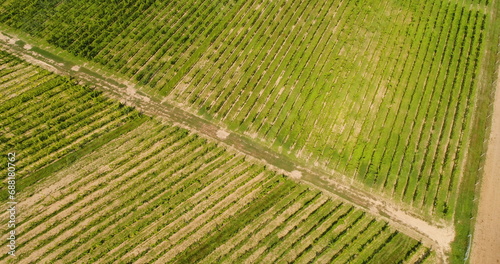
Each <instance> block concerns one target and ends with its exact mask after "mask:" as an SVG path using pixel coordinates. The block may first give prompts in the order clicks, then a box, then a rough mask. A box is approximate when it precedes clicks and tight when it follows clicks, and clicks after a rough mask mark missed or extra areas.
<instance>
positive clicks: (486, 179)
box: [471, 68, 500, 264]
mask: <svg viewBox="0 0 500 264" xmlns="http://www.w3.org/2000/svg"><path fill="white" fill-rule="evenodd" d="M495 94H496V95H495V106H494V112H493V120H492V123H491V134H490V139H489V144H488V151H487V153H486V163H485V165H484V174H483V179H482V182H481V192H480V199H479V208H478V213H477V219H476V227H475V230H474V240H473V244H472V253H471V263H482V264H489V263H500V68H499V71H498V79H497V88H496V93H495Z"/></svg>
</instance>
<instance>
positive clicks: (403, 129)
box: [0, 0, 491, 219]
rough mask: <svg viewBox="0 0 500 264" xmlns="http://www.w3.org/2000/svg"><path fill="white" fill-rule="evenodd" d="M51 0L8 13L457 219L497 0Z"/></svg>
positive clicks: (278, 145)
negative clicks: (183, 1) (482, 63)
mask: <svg viewBox="0 0 500 264" xmlns="http://www.w3.org/2000/svg"><path fill="white" fill-rule="evenodd" d="M43 3H44V4H41V3H36V4H31V2H29V1H15V0H14V1H7V2H6V3H5V4H4V5H3V7H4V9H5V10H6V11H5V12H3V15H2V16H0V22H3V23H5V24H7V25H10V26H13V27H16V28H19V29H21V30H24V31H26V32H28V33H30V34H33V35H35V36H40V37H43V38H44V39H46V40H47V41H48V42H49V43H51V44H54V45H56V46H58V47H61V48H64V49H66V50H68V51H69V52H71V53H73V54H75V55H78V56H82V57H85V58H87V59H91V60H93V61H94V62H97V63H100V64H103V65H105V66H106V67H107V68H108V69H110V70H112V71H114V72H117V73H121V74H123V75H124V76H127V77H130V78H133V79H135V80H136V81H137V82H138V83H139V84H143V85H146V87H147V88H145V90H146V91H149V92H150V93H152V94H155V95H157V94H158V93H159V94H168V98H167V100H170V101H173V102H176V103H179V104H180V105H183V106H187V107H188V109H191V111H193V112H194V113H199V114H202V115H205V116H207V117H208V118H214V119H215V120H218V121H220V122H222V124H224V125H227V126H228V127H229V128H231V129H233V130H235V131H239V132H242V133H245V134H247V135H250V136H252V137H257V138H260V139H261V140H262V141H263V142H264V144H267V145H269V146H273V147H274V148H275V149H276V150H277V151H283V152H284V153H289V154H290V155H291V156H296V157H298V158H299V159H302V160H306V161H307V162H309V163H311V164H316V165H317V166H322V167H325V168H328V169H333V170H335V171H337V172H340V173H342V174H345V175H347V176H349V177H352V178H354V179H356V180H359V181H361V182H363V183H364V184H366V186H368V187H369V188H373V189H376V190H380V191H381V192H383V193H385V194H387V195H388V196H391V197H393V198H394V199H397V200H401V201H403V202H405V203H408V204H411V205H412V206H413V207H414V208H418V209H422V212H424V213H425V214H429V215H430V214H432V215H433V216H434V217H436V216H437V217H441V218H445V219H451V217H452V215H453V214H452V213H453V211H454V208H455V204H456V198H457V191H458V184H459V182H460V174H461V171H462V169H463V164H464V162H463V161H464V157H465V154H466V152H465V150H466V142H467V141H468V139H469V134H470V121H471V116H472V113H473V105H474V102H475V98H476V96H477V91H476V85H475V82H476V81H477V80H476V75H477V69H478V62H479V55H480V52H481V50H482V47H483V45H482V42H483V39H484V30H485V27H486V26H487V25H486V21H487V17H488V14H489V12H490V9H491V7H490V5H491V3H488V2H487V1H476V2H471V1H465V0H464V1H424V0H420V1H411V2H407V3H402V2H399V1H394V0H390V1H381V0H370V1H363V2H362V3H361V2H358V1H324V0H317V1H313V2H310V1H264V0H255V1H245V2H244V3H242V2H241V1H222V2H217V3H213V2H212V1H202V2H201V1H194V0H193V1H188V2H187V4H181V2H176V1H172V2H169V3H168V4H167V3H165V4H162V3H159V2H153V1H138V2H135V3H134V4H129V3H125V2H120V3H113V2H107V3H105V4H102V3H91V2H88V1H78V2H77V3H73V2H72V3H69V2H59V1H48V2H43ZM41 9H43V10H46V11H44V12H40V11H39V10H41ZM81 10H85V12H81ZM28 17H30V18H29V19H28ZM159 21H162V22H161V23H158V22H159ZM34 24H36V25H34Z"/></svg>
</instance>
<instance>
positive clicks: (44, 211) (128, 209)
mask: <svg viewBox="0 0 500 264" xmlns="http://www.w3.org/2000/svg"><path fill="white" fill-rule="evenodd" d="M0 62H1V66H0V83H1V84H0V93H1V95H2V97H1V100H2V102H1V103H2V108H1V111H0V115H1V116H2V122H3V123H2V130H1V136H2V137H1V139H2V141H1V142H0V149H2V150H16V151H18V153H19V157H20V158H19V163H18V167H19V168H22V169H21V170H20V171H19V173H20V176H19V177H20V178H19V184H20V187H21V188H22V191H21V192H20V197H19V199H20V203H19V210H20V211H21V212H23V213H22V214H21V215H20V218H21V219H20V221H19V225H18V227H17V228H16V230H17V231H18V233H19V234H20V235H19V237H18V240H17V243H18V244H19V245H20V246H19V248H18V249H17V250H18V252H20V253H19V254H18V255H17V256H16V259H12V258H10V257H9V255H7V254H2V255H1V256H0V261H2V262H5V263H77V262H78V263H97V262H99V263H132V262H138V263H152V262H154V263H255V262H262V263H288V262H290V261H294V262H296V263H331V262H332V261H334V262H335V263H347V262H349V263H380V262H381V261H383V262H386V263H434V261H435V256H434V253H433V252H432V251H431V250H430V249H429V248H427V247H425V246H423V245H422V243H420V242H419V241H417V240H414V239H412V238H410V237H408V236H406V235H404V234H402V233H400V232H398V231H397V230H395V229H394V228H393V227H391V226H390V225H389V224H388V223H386V222H384V221H381V220H377V219H376V218H374V217H373V216H371V215H370V214H369V213H366V212H364V211H362V210H360V209H357V208H356V207H354V206H353V205H351V204H349V203H346V202H345V201H343V200H341V199H339V198H335V197H330V196H327V195H325V194H323V193H322V192H319V191H317V190H313V189H311V188H310V187H307V186H305V185H302V184H299V183H297V182H295V181H292V180H290V179H288V178H287V177H285V176H283V175H280V174H277V173H276V172H274V171H271V170H269V169H267V168H266V167H265V166H263V165H259V164H257V163H255V162H252V161H251V160H249V158H247V157H245V156H244V155H242V154H238V153H235V152H234V151H228V150H226V149H225V148H224V147H223V146H221V145H219V144H217V143H215V142H213V141H211V140H208V139H204V138H202V137H200V136H198V135H196V134H193V133H190V132H189V131H188V130H186V129H183V128H179V127H176V126H172V125H169V124H165V123H163V122H160V121H157V120H155V119H152V118H149V117H145V116H144V115H141V114H139V113H138V112H137V111H136V110H133V109H132V108H130V107H127V106H124V105H123V104H121V103H117V102H114V101H112V100H109V99H106V98H105V97H104V96H102V95H101V94H100V93H99V92H96V91H95V90H93V89H91V88H88V87H83V86H80V85H78V84H76V83H75V81H74V80H72V79H70V78H67V77H60V76H57V75H55V74H53V73H50V72H47V71H45V70H42V69H41V68H39V67H36V66H32V65H30V64H28V63H26V62H23V61H21V60H20V59H17V58H15V57H13V56H11V55H8V54H7V53H5V52H0ZM88 149H91V151H89V152H87V153H85V152H82V150H88ZM75 153H77V154H80V156H75ZM68 156H73V158H72V159H69V158H68ZM61 162H63V163H64V165H63V166H60V163H61ZM33 177H35V178H36V179H33ZM27 183H29V184H27ZM125 194H126V195H125ZM5 214H7V213H6V212H4V213H3V214H2V216H4V215H5ZM5 228H6V226H5V225H2V226H1V227H0V232H3V233H5V232H6V230H5ZM6 243H7V242H6V241H3V242H1V243H0V247H4V246H5V245H6Z"/></svg>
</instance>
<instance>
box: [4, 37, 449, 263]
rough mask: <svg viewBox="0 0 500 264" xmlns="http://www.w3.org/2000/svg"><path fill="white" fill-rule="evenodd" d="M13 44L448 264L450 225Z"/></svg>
mask: <svg viewBox="0 0 500 264" xmlns="http://www.w3.org/2000/svg"><path fill="white" fill-rule="evenodd" d="M14 39H16V38H15V37H14V38H10V37H8V36H6V35H4V34H2V33H1V32H0V48H1V49H3V50H6V51H8V52H10V53H12V54H13V55H16V56H18V57H20V58H22V59H24V60H26V61H28V62H30V63H33V64H35V65H38V66H40V67H42V68H45V69H47V70H49V71H53V72H56V73H58V74H61V75H70V76H73V77H75V78H76V79H77V80H79V81H80V82H82V83H88V84H91V85H92V86H95V87H96V88H98V89H100V90H102V91H104V92H105V93H106V95H107V96H108V97H111V98H113V99H116V100H119V101H121V102H124V103H126V104H127V105H130V106H134V107H136V108H137V109H138V110H139V111H141V112H143V113H145V114H147V115H151V116H157V117H159V118H160V119H163V120H167V121H169V122H171V123H173V124H174V125H177V126H180V127H183V128H186V129H189V130H190V131H193V132H196V133H198V134H199V135H200V136H202V137H206V138H210V139H211V140H212V141H215V142H219V143H220V144H221V145H223V146H225V147H227V148H229V149H233V150H235V151H238V152H241V153H244V154H246V155H247V156H249V160H251V161H254V162H258V163H261V164H265V165H266V166H267V167H268V168H271V169H273V170H276V171H279V172H281V173H284V174H286V175H288V176H290V177H291V178H292V179H295V180H296V181H300V182H303V183H305V184H308V185H310V186H311V185H312V186H314V188H316V189H320V190H322V191H324V192H325V193H326V194H328V195H330V196H333V197H335V198H337V199H341V200H344V201H346V202H348V203H350V204H353V205H354V206H356V207H358V208H361V209H363V210H365V211H369V212H371V213H372V214H373V215H376V216H377V217H378V218H379V219H381V220H385V221H387V222H389V223H390V224H391V225H392V226H394V227H395V228H396V229H398V230H399V231H401V232H403V233H405V234H406V235H409V236H411V237H413V238H415V239H417V240H420V241H422V243H423V244H424V245H426V246H428V247H432V249H433V250H435V251H436V253H438V255H439V256H440V258H441V261H442V262H446V261H445V259H446V257H445V254H446V253H447V252H449V250H450V243H451V242H452V240H453V238H454V236H455V234H454V228H453V225H452V224H451V223H428V222H426V221H423V220H422V219H420V218H418V217H416V216H414V214H411V213H408V212H407V211H408V209H409V207H406V208H403V207H402V206H401V205H399V204H397V203H394V202H393V201H391V200H390V199H387V198H383V197H380V196H377V195H375V194H373V193H371V192H368V191H364V190H362V189H360V188H357V187H355V186H352V185H351V184H350V183H349V181H348V178H347V177H346V176H343V175H341V174H339V173H335V172H330V171H324V170H321V169H318V168H313V167H311V166H309V165H308V164H305V163H303V162H301V161H297V160H292V159H291V158H289V157H287V156H284V155H281V154H278V153H275V152H274V151H272V150H271V149H269V148H267V147H264V146H262V145H260V144H259V143H258V142H257V141H254V140H252V139H250V138H249V137H245V136H243V135H240V134H237V133H228V132H225V131H224V130H223V128H221V127H219V126H217V125H215V124H213V123H211V122H210V121H207V120H206V119H204V118H201V117H199V116H195V115H193V114H190V113H188V112H186V111H184V110H182V109H180V108H178V107H175V106H173V105H171V104H169V103H168V102H160V101H158V100H155V99H153V98H150V97H148V96H145V95H143V94H141V93H140V92H138V91H137V90H136V89H135V88H134V86H132V85H130V84H129V83H128V82H127V81H124V80H118V79H113V78H111V77H108V76H103V75H101V74H99V73H97V72H96V71H93V70H90V69H88V68H85V67H84V66H82V65H75V64H74V63H71V62H69V61H66V60H65V59H63V58H60V57H57V56H55V55H53V54H51V53H50V52H48V51H45V50H41V49H39V48H37V47H32V48H31V49H30V50H27V49H25V48H24V47H23V46H20V45H18V44H16V42H15V41H13V40H14ZM16 40H17V39H16ZM39 51H41V52H39ZM75 66H77V67H75ZM76 69H78V71H77V70H76ZM333 174H336V175H333ZM333 179H335V180H333Z"/></svg>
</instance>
